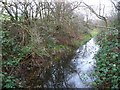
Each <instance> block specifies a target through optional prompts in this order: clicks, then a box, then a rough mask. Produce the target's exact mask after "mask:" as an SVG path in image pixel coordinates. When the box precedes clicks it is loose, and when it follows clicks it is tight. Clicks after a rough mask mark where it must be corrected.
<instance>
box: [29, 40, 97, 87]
mask: <svg viewBox="0 0 120 90" xmlns="http://www.w3.org/2000/svg"><path fill="white" fill-rule="evenodd" d="M98 50H99V46H98V45H97V44H96V40H95V38H92V39H91V40H90V41H88V42H87V43H86V44H85V45H83V46H82V47H80V48H78V50H76V54H75V55H74V57H73V58H72V59H70V60H64V58H63V60H59V61H58V62H55V63H53V64H52V66H51V67H49V68H48V70H42V73H41V71H40V72H39V69H38V72H39V74H38V76H37V77H36V78H35V80H32V81H30V84H32V85H30V86H31V87H35V88H37V87H43V88H90V87H91V86H90V83H91V82H93V81H94V80H95V77H94V76H93V75H92V72H94V69H95V67H96V60H95V59H94V56H95V54H96V53H97V51H98Z"/></svg>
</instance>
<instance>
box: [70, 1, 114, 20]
mask: <svg viewBox="0 0 120 90" xmlns="http://www.w3.org/2000/svg"><path fill="white" fill-rule="evenodd" d="M68 1H70V2H74V1H78V2H80V1H83V2H85V3H86V4H88V5H90V6H91V7H92V8H93V9H94V10H95V11H96V12H97V13H99V7H100V4H101V12H100V14H101V15H103V16H106V17H108V16H110V15H111V12H112V10H113V4H112V3H111V2H110V0H68ZM103 8H104V13H103ZM80 11H81V13H83V14H84V15H85V14H86V15H87V14H88V15H89V18H93V17H94V19H97V17H95V15H93V14H90V12H89V11H88V10H87V11H86V10H85V9H83V8H81V9H80Z"/></svg>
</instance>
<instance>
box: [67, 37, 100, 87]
mask: <svg viewBox="0 0 120 90" xmlns="http://www.w3.org/2000/svg"><path fill="white" fill-rule="evenodd" d="M98 49H99V46H98V45H96V44H95V40H94V38H93V39H91V40H90V41H89V42H88V43H87V44H86V45H83V47H80V48H79V49H78V50H77V51H76V53H77V54H76V56H75V58H74V59H73V60H72V63H74V64H75V65H76V67H75V69H76V72H75V73H72V74H70V75H69V76H68V77H69V80H68V83H69V84H70V85H71V84H72V85H74V86H75V87H77V88H87V87H89V85H87V84H89V83H90V82H92V81H93V80H94V78H93V77H91V76H90V74H91V73H92V71H93V70H94V66H95V59H93V57H94V54H95V53H97V51H98Z"/></svg>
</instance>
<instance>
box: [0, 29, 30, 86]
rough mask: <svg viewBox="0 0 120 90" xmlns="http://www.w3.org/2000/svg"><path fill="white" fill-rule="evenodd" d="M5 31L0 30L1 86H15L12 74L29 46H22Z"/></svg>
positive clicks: (28, 49) (28, 50)
mask: <svg viewBox="0 0 120 90" xmlns="http://www.w3.org/2000/svg"><path fill="white" fill-rule="evenodd" d="M8 33H9V32H7V31H0V39H1V45H2V74H1V75H2V84H3V85H2V87H3V88H15V87H16V83H15V81H16V78H15V76H14V75H13V74H12V73H13V72H14V70H15V69H16V67H17V65H18V64H19V62H20V60H22V59H23V58H24V57H25V55H26V54H27V53H28V52H30V48H29V47H27V46H26V47H22V46H20V45H19V44H18V43H17V42H15V40H14V38H11V37H10V35H9V34H8ZM12 70H13V71H12Z"/></svg>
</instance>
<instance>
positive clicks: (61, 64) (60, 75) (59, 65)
mask: <svg viewBox="0 0 120 90" xmlns="http://www.w3.org/2000/svg"><path fill="white" fill-rule="evenodd" d="M71 64H72V63H70V61H69V60H59V61H57V62H55V63H54V64H53V65H52V66H51V67H49V68H48V69H47V70H46V71H42V72H41V74H40V75H39V76H38V77H37V78H36V80H35V83H34V85H33V86H35V87H38V86H39V85H40V87H47V88H65V87H71V85H68V84H67V76H68V75H69V74H70V73H73V72H74V68H75V65H74V64H73V65H71ZM39 73H40V72H39Z"/></svg>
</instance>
